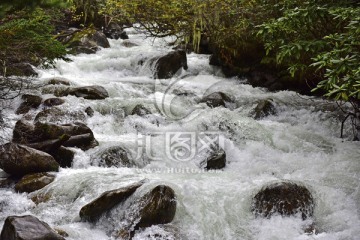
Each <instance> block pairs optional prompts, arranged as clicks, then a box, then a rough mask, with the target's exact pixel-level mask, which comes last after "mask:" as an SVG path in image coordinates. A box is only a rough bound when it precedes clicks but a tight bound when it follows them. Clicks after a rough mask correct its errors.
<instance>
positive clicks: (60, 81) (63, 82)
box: [48, 78, 70, 86]
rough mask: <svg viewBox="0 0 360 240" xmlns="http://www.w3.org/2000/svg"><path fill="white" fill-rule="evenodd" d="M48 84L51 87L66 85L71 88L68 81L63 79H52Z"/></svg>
mask: <svg viewBox="0 0 360 240" xmlns="http://www.w3.org/2000/svg"><path fill="white" fill-rule="evenodd" d="M48 84H50V85H66V86H70V82H69V81H68V80H66V79H62V78H53V79H50V80H49V81H48Z"/></svg>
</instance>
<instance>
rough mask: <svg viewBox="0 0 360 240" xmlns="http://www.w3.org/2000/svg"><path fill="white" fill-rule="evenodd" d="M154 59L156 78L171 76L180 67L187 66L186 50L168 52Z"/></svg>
mask: <svg viewBox="0 0 360 240" xmlns="http://www.w3.org/2000/svg"><path fill="white" fill-rule="evenodd" d="M154 61H155V74H154V76H155V78H158V79H167V78H171V77H172V76H174V74H175V73H176V72H177V71H178V70H179V69H180V68H184V69H185V70H186V69H187V68H188V66H187V58H186V52H185V51H183V50H178V51H173V52H170V53H168V54H166V55H165V56H162V57H160V58H158V59H157V60H154Z"/></svg>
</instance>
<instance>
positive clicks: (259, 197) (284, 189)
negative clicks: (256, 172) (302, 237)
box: [252, 182, 314, 220]
mask: <svg viewBox="0 0 360 240" xmlns="http://www.w3.org/2000/svg"><path fill="white" fill-rule="evenodd" d="M252 211H253V212H254V214H255V216H261V217H267V218H270V217H271V216H272V215H274V214H280V215H281V216H291V215H296V214H301V217H302V219H303V220H305V219H306V218H308V217H312V216H313V212H314V199H313V197H312V195H311V193H310V191H309V190H308V189H307V188H305V187H304V186H300V185H297V184H295V183H291V182H279V183H274V184H271V185H269V186H266V187H264V188H263V189H261V190H260V192H258V193H257V194H256V195H255V197H254V198H253V204H252Z"/></svg>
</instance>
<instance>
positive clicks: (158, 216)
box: [134, 185, 177, 229]
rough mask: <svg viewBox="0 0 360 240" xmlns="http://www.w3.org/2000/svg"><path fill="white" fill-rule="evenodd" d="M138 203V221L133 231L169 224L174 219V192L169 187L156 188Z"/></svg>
mask: <svg viewBox="0 0 360 240" xmlns="http://www.w3.org/2000/svg"><path fill="white" fill-rule="evenodd" d="M139 202H140V205H141V209H140V220H139V222H138V223H137V224H136V226H135V227H134V228H135V229H138V228H146V227H150V226H152V225H157V224H166V223H170V222H171V221H172V220H173V219H174V217H175V213H176V204H177V201H176V196H175V191H174V190H173V189H172V188H170V187H169V186H166V185H159V186H156V187H155V188H153V189H152V190H151V191H150V192H148V193H147V194H145V195H144V196H143V197H142V198H141V199H140V200H139Z"/></svg>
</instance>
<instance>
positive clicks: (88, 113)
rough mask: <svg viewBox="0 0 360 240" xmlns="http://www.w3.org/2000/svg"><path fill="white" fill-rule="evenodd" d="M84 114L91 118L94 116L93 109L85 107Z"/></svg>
mask: <svg viewBox="0 0 360 240" xmlns="http://www.w3.org/2000/svg"><path fill="white" fill-rule="evenodd" d="M85 113H86V114H87V115H88V116H89V117H92V116H94V114H95V111H94V109H92V108H91V107H87V108H85Z"/></svg>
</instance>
